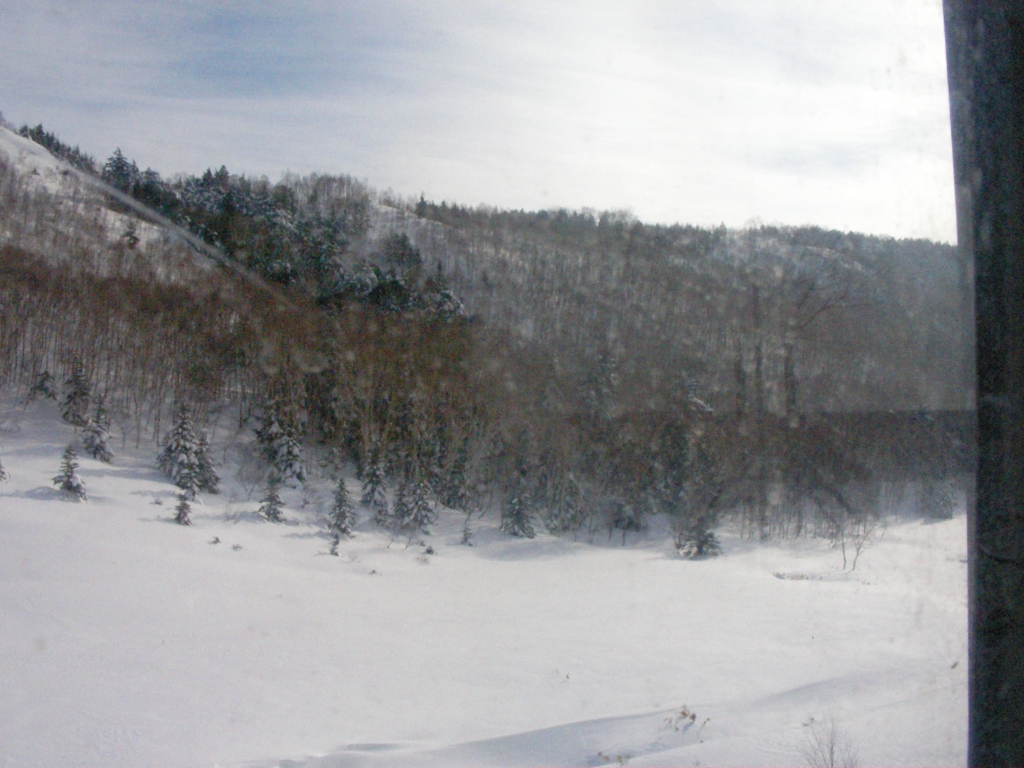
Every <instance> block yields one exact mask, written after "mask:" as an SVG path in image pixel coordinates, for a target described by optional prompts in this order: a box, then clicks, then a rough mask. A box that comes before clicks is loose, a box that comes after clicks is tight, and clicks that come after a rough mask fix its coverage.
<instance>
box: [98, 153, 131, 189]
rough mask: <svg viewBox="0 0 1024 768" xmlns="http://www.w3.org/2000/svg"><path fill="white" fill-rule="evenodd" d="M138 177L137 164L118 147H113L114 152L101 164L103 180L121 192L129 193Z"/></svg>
mask: <svg viewBox="0 0 1024 768" xmlns="http://www.w3.org/2000/svg"><path fill="white" fill-rule="evenodd" d="M139 179H140V174H139V166H137V165H136V164H135V161H134V160H132V161H129V160H128V158H126V157H125V156H124V155H123V154H122V153H121V148H120V147H118V148H117V149H115V150H114V154H113V155H111V156H110V159H109V160H107V162H106V163H104V164H103V180H104V181H105V182H107V183H108V184H109V185H110V186H112V187H116V188H117V189H119V190H121V191H122V192H126V193H128V194H131V193H132V190H133V188H134V187H135V186H136V185H137V184H138V183H139Z"/></svg>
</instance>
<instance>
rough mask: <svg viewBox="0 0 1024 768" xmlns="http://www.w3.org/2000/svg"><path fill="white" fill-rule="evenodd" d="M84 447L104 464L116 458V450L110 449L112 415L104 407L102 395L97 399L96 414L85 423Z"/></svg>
mask: <svg viewBox="0 0 1024 768" xmlns="http://www.w3.org/2000/svg"><path fill="white" fill-rule="evenodd" d="M82 447H83V448H84V449H85V452H86V453H87V454H89V455H90V456H92V457H93V458H94V459H99V460H100V461H102V462H103V463H104V464H110V463H111V462H112V461H113V460H114V452H113V451H111V450H110V416H109V415H107V410H106V408H104V407H103V398H102V397H101V398H99V399H98V400H97V401H96V412H95V414H94V415H93V417H92V418H91V419H89V420H88V421H87V422H86V424H85V434H84V435H83V436H82Z"/></svg>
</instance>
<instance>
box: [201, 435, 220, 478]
mask: <svg viewBox="0 0 1024 768" xmlns="http://www.w3.org/2000/svg"><path fill="white" fill-rule="evenodd" d="M196 464H197V468H196V485H197V486H198V488H199V490H200V491H202V492H203V493H213V494H216V493H218V492H219V486H220V477H219V476H218V475H217V470H216V468H215V467H214V466H213V456H211V455H210V438H209V437H208V436H207V434H206V430H203V431H201V432H200V433H199V445H198V446H197V449H196Z"/></svg>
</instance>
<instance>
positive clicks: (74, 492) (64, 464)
mask: <svg viewBox="0 0 1024 768" xmlns="http://www.w3.org/2000/svg"><path fill="white" fill-rule="evenodd" d="M77 470H78V454H77V453H76V452H75V446H74V445H73V444H72V445H68V447H67V448H65V449H64V455H63V456H62V457H61V462H60V474H58V475H57V476H56V477H55V478H53V484H54V485H56V486H57V488H58V490H60V491H61V492H62V493H66V494H68V495H69V496H72V497H74V499H75V500H76V501H85V500H86V495H85V481H84V480H83V479H82V478H81V477H79V475H78V471H77Z"/></svg>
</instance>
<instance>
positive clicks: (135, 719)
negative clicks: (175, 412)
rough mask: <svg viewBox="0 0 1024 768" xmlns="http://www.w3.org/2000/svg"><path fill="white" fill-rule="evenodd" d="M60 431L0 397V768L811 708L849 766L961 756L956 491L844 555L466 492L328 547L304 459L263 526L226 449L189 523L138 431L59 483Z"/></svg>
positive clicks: (468, 748) (754, 747)
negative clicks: (70, 490) (517, 531)
mask: <svg viewBox="0 0 1024 768" xmlns="http://www.w3.org/2000/svg"><path fill="white" fill-rule="evenodd" d="M72 433H73V430H72V428H71V427H69V426H67V425H65V424H63V423H62V422H60V421H59V420H58V419H57V416H56V409H55V406H54V405H53V404H52V403H50V404H35V405H32V406H29V407H28V408H27V409H23V408H22V406H20V405H10V404H9V405H7V406H6V407H4V408H3V409H2V410H0V461H2V462H3V465H4V466H5V467H6V469H7V470H8V471H9V473H10V475H11V479H10V480H9V481H8V482H7V483H5V484H3V485H0V685H2V691H3V693H2V695H0V765H4V766H5V767H8V766H9V767H10V768H15V767H16V766H35V767H43V766H53V767H54V768H56V767H57V766H61V767H64V766H164V767H167V768H170V767H174V766H212V765H215V764H216V765H222V766H223V765H240V764H253V765H261V766H274V765H288V766H317V767H318V768H326V767H327V766H385V765H402V766H454V765H487V766H490V765H501V766H528V765H550V766H558V765H602V764H609V763H610V764H613V765H614V764H616V763H626V762H628V763H629V764H630V765H661V766H667V765H679V766H683V765H685V766H691V765H695V764H699V765H803V764H805V762H806V761H805V759H804V756H803V754H802V747H803V746H804V745H805V744H806V743H807V741H808V738H809V736H810V734H811V733H812V730H813V728H814V727H815V723H820V722H822V721H823V720H825V719H827V718H828V717H829V716H830V714H831V716H833V717H834V719H835V720H836V722H838V724H839V726H840V727H841V729H843V731H845V733H846V734H848V736H849V739H850V741H851V742H852V743H853V744H855V745H856V747H857V749H858V751H859V754H860V763H861V764H862V765H878V764H885V765H942V764H946V765H958V764H963V763H964V762H965V745H966V666H967V665H966V660H967V659H966V566H965V565H964V563H963V559H964V556H965V550H966V540H965V524H964V517H963V516H962V515H961V516H959V517H957V518H956V519H954V520H952V521H949V522H944V523H938V524H932V525H924V524H921V523H916V522H904V523H893V524H892V525H891V526H890V527H889V529H888V530H887V531H886V533H885V535H884V538H883V539H882V540H881V541H880V542H878V543H876V544H875V545H874V546H872V547H871V548H869V549H868V550H867V551H866V552H865V553H864V554H863V556H862V557H861V560H860V562H859V564H858V567H857V570H856V571H855V572H853V573H849V572H845V573H844V572H842V571H841V570H840V564H841V558H840V555H839V554H838V553H837V552H836V551H834V550H831V549H829V548H828V547H827V546H826V545H825V544H824V543H823V542H820V541H817V540H803V541H798V542H786V543H773V544H767V545H755V544H753V543H750V542H746V541H743V540H740V539H738V538H737V537H735V536H733V535H730V534H729V533H728V532H724V533H723V537H722V538H723V542H724V546H725V550H726V555H725V556H724V557H721V558H719V559H717V560H710V561H704V562H690V561H684V560H680V559H678V558H676V557H674V556H673V553H672V551H671V548H670V547H669V546H668V545H667V541H666V539H665V538H663V537H659V536H658V535H657V534H658V532H657V531H652V532H651V534H650V537H649V538H648V539H645V540H642V541H640V542H638V543H630V544H629V545H628V546H626V547H621V546H616V545H615V544H616V542H612V543H609V542H607V541H602V540H601V539H600V538H599V539H598V540H597V541H596V542H595V543H594V544H590V543H583V542H580V543H574V542H572V541H568V540H562V539H556V538H553V537H549V536H543V535H542V536H538V537H537V538H536V539H534V540H532V541H526V540H514V539H511V538H508V537H506V536H504V535H502V534H500V533H499V532H498V531H497V530H495V521H494V520H493V519H489V518H485V519H484V520H483V521H480V522H479V523H475V525H476V537H475V540H476V546H474V547H465V546H460V545H459V544H458V540H459V530H458V529H459V527H460V524H461V523H460V520H459V519H458V518H457V517H455V516H452V517H451V518H450V519H449V518H444V519H442V521H441V523H440V524H439V525H438V526H437V527H436V530H435V531H434V535H433V536H432V537H429V538H428V539H427V541H426V543H427V544H429V545H430V546H431V547H432V548H433V550H434V554H427V553H426V550H425V547H424V546H422V545H418V544H415V543H414V544H412V545H411V546H408V547H406V543H405V542H404V541H396V542H393V543H390V546H389V539H388V537H387V536H385V535H384V534H382V533H380V532H377V531H374V530H372V529H370V528H368V527H367V526H366V524H365V522H364V523H362V524H361V525H360V528H359V531H358V533H357V535H356V536H355V537H354V538H353V539H352V540H350V541H347V542H342V544H341V548H340V556H339V557H331V556H329V555H328V554H327V551H328V546H329V543H328V541H327V539H326V537H325V535H324V534H323V526H322V522H319V521H318V519H317V517H318V510H322V509H323V508H324V506H325V505H326V504H327V503H328V501H329V487H328V485H327V484H326V481H318V482H314V483H312V486H313V487H312V488H311V489H310V490H309V491H307V493H306V494H305V501H306V506H305V507H304V508H303V507H302V501H303V495H302V494H301V493H300V492H299V491H297V490H296V491H292V492H291V495H290V496H287V497H286V499H285V500H286V502H287V503H288V509H287V511H286V517H287V518H288V522H287V523H286V524H283V525H273V524H271V523H267V522H264V521H261V520H260V519H258V518H257V517H256V516H255V514H254V510H255V509H256V507H257V501H256V500H255V499H256V498H257V497H258V491H257V493H256V494H255V495H254V496H253V498H252V499H250V498H248V494H247V492H246V489H245V488H244V487H243V486H242V485H241V484H240V483H239V482H238V480H237V479H236V478H235V477H234V472H233V471H232V470H230V469H222V478H223V483H222V487H223V491H222V493H221V494H220V495H219V496H213V497H205V498H204V501H205V505H202V506H200V505H196V507H195V508H194V513H193V520H194V523H195V524H194V526H193V527H191V528H184V527H180V526H178V525H175V524H174V523H173V522H171V519H172V517H173V514H174V511H173V497H174V494H173V489H172V487H171V486H170V485H169V483H168V482H167V481H166V480H165V479H164V478H163V477H162V476H161V475H160V474H159V473H157V472H156V470H155V469H153V460H154V458H155V449H154V448H152V447H145V446H144V447H143V449H140V450H138V451H133V450H131V449H130V447H129V449H127V450H124V449H122V450H120V451H119V453H118V455H117V457H116V458H115V463H114V465H113V466H108V465H104V464H100V463H99V462H95V461H92V460H89V459H82V460H81V465H82V466H81V470H80V473H81V475H82V476H83V478H84V479H85V481H86V483H87V484H88V490H89V494H90V498H89V501H88V502H86V503H81V504H79V503H74V502H72V501H67V500H64V499H62V498H61V497H60V496H59V494H58V493H57V492H56V491H55V490H54V489H53V486H52V484H51V478H52V477H53V476H54V475H55V474H56V472H57V469H58V465H59V463H60V455H61V451H62V450H63V448H64V446H65V445H66V444H67V442H68V440H69V439H71V438H72V437H73V434H72ZM226 437H227V435H226V434H223V433H222V434H221V435H219V436H218V438H217V439H218V443H219V444H220V445H223V443H224V439H225V438H226ZM115 447H119V446H115ZM351 490H352V491H353V492H355V491H356V485H355V483H354V482H353V484H352V486H351ZM362 515H363V517H364V518H365V511H362ZM684 707H685V708H686V710H685V711H683V708H684ZM691 713H692V714H693V715H694V717H693V719H692V721H691V718H690V717H689V715H690V714H691ZM812 718H814V720H813V721H812Z"/></svg>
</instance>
